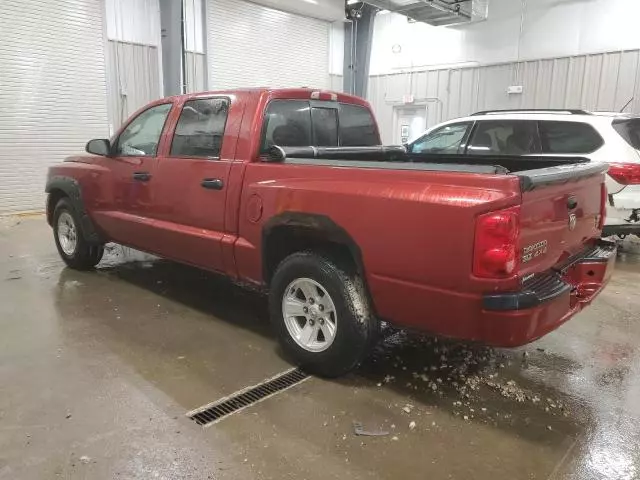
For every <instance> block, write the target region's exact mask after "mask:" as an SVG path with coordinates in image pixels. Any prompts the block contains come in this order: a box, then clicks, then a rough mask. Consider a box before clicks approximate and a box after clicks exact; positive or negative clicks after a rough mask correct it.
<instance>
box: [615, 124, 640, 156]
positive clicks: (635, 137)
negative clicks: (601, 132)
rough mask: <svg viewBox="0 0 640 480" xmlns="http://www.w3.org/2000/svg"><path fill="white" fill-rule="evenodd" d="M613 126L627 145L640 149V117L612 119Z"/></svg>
mask: <svg viewBox="0 0 640 480" xmlns="http://www.w3.org/2000/svg"><path fill="white" fill-rule="evenodd" d="M613 128H615V130H616V132H618V133H619V134H620V136H621V137H622V138H624V139H625V140H626V141H627V143H628V144H629V145H631V146H632V147H633V148H635V149H636V150H640V118H628V119H623V120H614V122H613Z"/></svg>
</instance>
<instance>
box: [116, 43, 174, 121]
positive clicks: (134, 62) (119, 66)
mask: <svg viewBox="0 0 640 480" xmlns="http://www.w3.org/2000/svg"><path fill="white" fill-rule="evenodd" d="M108 45H109V52H108V55H107V58H108V59H109V62H108V65H107V71H108V72H109V79H110V81H109V111H110V112H111V122H110V123H111V124H112V125H113V127H112V128H113V129H117V128H118V127H119V126H120V125H121V124H122V123H124V121H125V120H126V119H127V118H128V117H129V115H131V114H132V113H133V112H135V111H136V110H137V109H138V108H140V107H142V106H143V105H145V104H147V103H149V102H150V101H152V100H155V99H157V98H160V97H161V96H162V92H161V90H160V82H159V76H160V66H159V65H158V59H159V57H158V49H157V47H154V46H150V45H139V44H135V43H126V42H118V41H115V40H109V42H108Z"/></svg>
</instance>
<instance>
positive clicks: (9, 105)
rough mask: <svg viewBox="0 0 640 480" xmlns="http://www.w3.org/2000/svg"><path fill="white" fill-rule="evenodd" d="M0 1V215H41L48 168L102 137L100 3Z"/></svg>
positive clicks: (85, 0) (92, 0)
mask: <svg viewBox="0 0 640 480" xmlns="http://www.w3.org/2000/svg"><path fill="white" fill-rule="evenodd" d="M1 3H2V8H1V12H0V213H7V212H19V211H30V210H43V208H44V186H45V179H46V172H47V167H48V166H49V165H51V164H52V163H56V162H59V161H60V160H62V159H63V158H64V157H65V156H67V155H70V154H74V153H78V152H82V151H83V150H84V145H85V143H86V142H87V140H90V139H91V138H96V137H102V138H105V137H106V136H107V135H108V123H107V98H106V80H105V60H104V39H103V8H104V6H103V1H101V0H58V1H55V2H54V1H43V0H2V2H1Z"/></svg>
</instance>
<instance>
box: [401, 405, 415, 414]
mask: <svg viewBox="0 0 640 480" xmlns="http://www.w3.org/2000/svg"><path fill="white" fill-rule="evenodd" d="M402 410H403V411H404V412H405V413H411V410H413V405H411V404H410V403H407V404H406V405H405V406H404V407H402Z"/></svg>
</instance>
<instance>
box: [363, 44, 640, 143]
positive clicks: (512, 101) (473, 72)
mask: <svg viewBox="0 0 640 480" xmlns="http://www.w3.org/2000/svg"><path fill="white" fill-rule="evenodd" d="M511 85H521V86H522V87H523V93H522V94H508V93H507V88H508V87H509V86H511ZM408 94H412V95H414V99H415V100H414V104H415V105H424V107H425V108H426V110H427V126H432V125H435V124H437V123H439V122H442V121H444V120H449V119H451V118H456V117H462V116H465V115H469V114H470V113H473V112H476V111H479V110H486V109H500V108H582V109H587V110H607V111H618V110H620V109H621V108H622V107H623V106H624V105H625V104H626V103H627V102H628V101H629V100H630V99H631V98H634V100H633V101H632V102H631V104H630V105H629V106H628V107H627V109H626V110H625V111H626V112H635V113H640V50H631V51H624V52H610V53H601V54H593V55H580V56H574V57H561V58H554V59H545V60H535V61H526V62H514V63H506V64H499V65H487V66H478V67H467V68H458V69H440V70H430V71H422V72H413V73H399V74H392V75H380V76H371V77H370V78H369V90H368V95H367V98H368V99H369V101H370V102H371V104H372V106H373V107H374V109H375V111H376V115H377V117H378V122H379V124H380V128H381V131H382V135H383V140H384V141H385V142H391V141H393V131H392V129H393V125H394V115H395V113H394V109H395V108H397V107H402V106H403V105H404V103H403V95H408Z"/></svg>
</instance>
